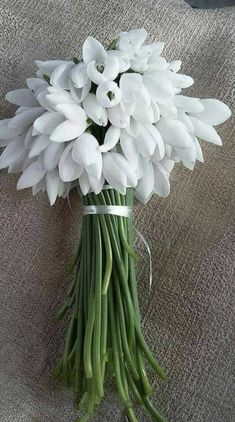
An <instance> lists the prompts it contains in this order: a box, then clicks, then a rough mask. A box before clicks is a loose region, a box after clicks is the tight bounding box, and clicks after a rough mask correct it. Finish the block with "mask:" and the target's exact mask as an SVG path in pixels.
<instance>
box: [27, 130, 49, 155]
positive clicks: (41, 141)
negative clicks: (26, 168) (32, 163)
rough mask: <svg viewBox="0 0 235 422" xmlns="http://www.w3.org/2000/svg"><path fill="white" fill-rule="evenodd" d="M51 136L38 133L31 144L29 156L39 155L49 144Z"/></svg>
mask: <svg viewBox="0 0 235 422" xmlns="http://www.w3.org/2000/svg"><path fill="white" fill-rule="evenodd" d="M49 142H50V141H49V137H48V136H47V135H38V136H35V137H34V139H33V143H32V145H31V146H30V151H29V158H32V157H35V156H36V155H39V154H40V152H42V151H43V150H44V149H45V148H46V147H47V146H48V145H49Z"/></svg>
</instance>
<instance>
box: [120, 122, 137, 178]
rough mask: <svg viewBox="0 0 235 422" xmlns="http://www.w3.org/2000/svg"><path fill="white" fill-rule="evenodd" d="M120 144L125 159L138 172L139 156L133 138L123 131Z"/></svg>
mask: <svg viewBox="0 0 235 422" xmlns="http://www.w3.org/2000/svg"><path fill="white" fill-rule="evenodd" d="M120 144H121V147H122V151H123V153H124V155H125V157H126V158H127V160H128V161H129V163H130V164H131V166H132V167H133V169H134V170H136V168H137V165H138V155H139V154H138V151H137V148H136V144H135V140H134V139H133V138H132V136H129V135H128V133H127V132H126V131H125V130H122V131H121V137H120Z"/></svg>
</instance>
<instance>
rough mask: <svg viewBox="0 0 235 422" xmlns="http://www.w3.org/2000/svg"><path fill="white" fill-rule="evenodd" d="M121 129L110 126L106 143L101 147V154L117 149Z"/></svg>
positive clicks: (105, 138)
mask: <svg viewBox="0 0 235 422" xmlns="http://www.w3.org/2000/svg"><path fill="white" fill-rule="evenodd" d="M120 134H121V129H119V128H117V127H114V126H110V127H109V128H108V130H107V132H106V134H105V137H104V143H103V145H101V146H100V147H99V150H100V152H107V151H109V150H111V149H113V148H114V147H115V145H116V144H117V143H118V141H119V139H120Z"/></svg>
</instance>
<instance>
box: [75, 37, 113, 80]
mask: <svg viewBox="0 0 235 422" xmlns="http://www.w3.org/2000/svg"><path fill="white" fill-rule="evenodd" d="M83 60H84V63H85V64H86V65H87V75H88V76H89V78H90V79H91V80H92V81H93V82H94V83H95V84H97V85H99V84H101V83H104V82H106V81H114V79H116V77H117V76H118V73H119V60H118V58H117V57H115V55H108V54H107V52H106V51H105V49H104V47H103V46H102V44H101V43H100V42H99V41H97V40H96V39H95V38H93V37H88V38H87V39H86V40H85V42H84V44H83Z"/></svg>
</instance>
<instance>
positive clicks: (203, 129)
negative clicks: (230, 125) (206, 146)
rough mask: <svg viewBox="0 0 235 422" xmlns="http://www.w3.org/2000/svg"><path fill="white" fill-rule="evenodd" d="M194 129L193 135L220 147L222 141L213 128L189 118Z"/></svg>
mask: <svg viewBox="0 0 235 422" xmlns="http://www.w3.org/2000/svg"><path fill="white" fill-rule="evenodd" d="M190 119H191V122H192V124H193V127H194V132H195V135H196V136H197V137H198V138H200V139H203V140H204V141H207V142H211V143H212V144H216V145H222V140H221V138H220V136H219V135H218V133H217V132H216V130H215V129H214V128H213V126H210V125H208V124H206V123H204V122H202V121H201V120H199V119H196V118H195V117H192V116H191V117H190Z"/></svg>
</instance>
